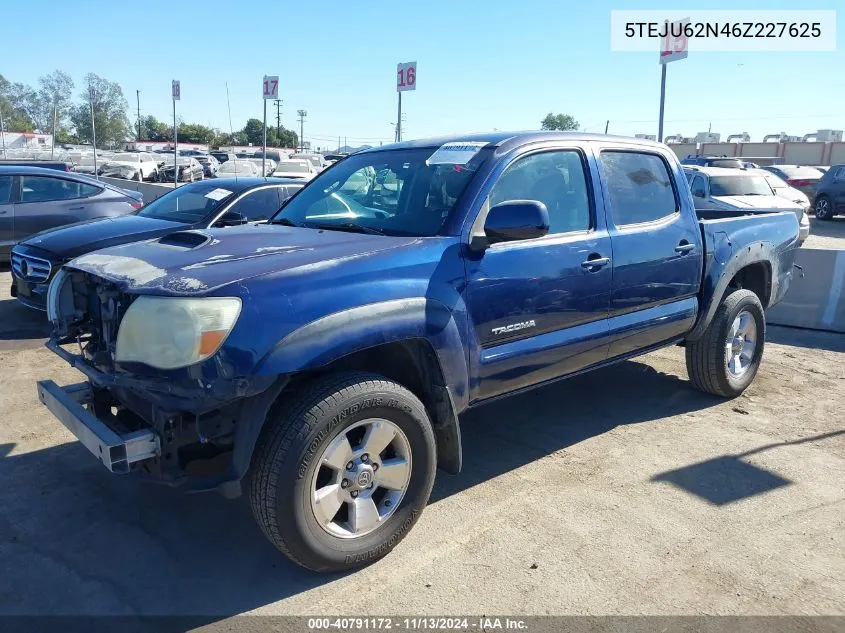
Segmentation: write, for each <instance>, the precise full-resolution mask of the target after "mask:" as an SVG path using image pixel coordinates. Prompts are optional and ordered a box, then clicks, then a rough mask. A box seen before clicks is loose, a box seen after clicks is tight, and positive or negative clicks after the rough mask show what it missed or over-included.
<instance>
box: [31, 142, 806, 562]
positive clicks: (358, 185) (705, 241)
mask: <svg viewBox="0 0 845 633" xmlns="http://www.w3.org/2000/svg"><path fill="white" fill-rule="evenodd" d="M797 240H798V220H797V218H796V216H795V214H794V213H792V212H773V213H770V214H764V215H744V214H743V212H741V211H736V212H735V213H729V212H725V211H717V212H715V213H713V214H708V212H707V211H706V210H699V211H698V212H697V211H696V209H695V206H694V204H693V199H692V196H691V194H690V190H689V187H688V186H687V182H686V179H685V177H684V173H683V171H682V168H681V165H680V163H679V162H678V159H677V158H676V156H675V155H674V154H673V153H672V152H671V151H670V150H669V149H668V148H667V147H666V146H665V145H661V144H657V143H653V142H649V141H640V140H635V139H629V138H621V137H612V136H600V135H586V134H579V133H558V132H547V133H544V132H540V133H519V134H505V133H499V132H496V133H491V134H483V135H478V136H466V137H455V138H441V139H434V140H419V141H411V142H406V143H400V144H396V145H391V146H385V147H380V148H376V149H371V150H367V151H362V152H359V153H356V154H354V155H352V156H349V157H348V158H345V159H344V160H342V161H340V162H338V163H337V164H335V165H333V166H332V167H330V168H328V169H327V170H325V171H324V172H322V173H320V174H319V175H318V176H317V177H316V178H315V179H314V180H313V181H312V182H311V183H309V184H308V185H306V186H305V187H304V188H303V189H301V190H300V191H299V192H298V193H297V194H296V195H295V196H293V197H292V198H291V199H290V200H288V201H287V203H286V204H285V205H284V206H283V207H282V208H281V209H280V211H279V212H278V213H277V214H276V216H274V218H273V219H272V220H271V221H270V222H269V223H268V224H265V225H261V226H245V227H229V228H226V229H207V230H206V229H199V230H181V231H175V232H173V233H170V234H168V235H166V236H163V237H158V238H156V239H151V240H147V241H143V242H136V243H133V244H127V245H121V246H115V247H111V248H107V249H103V250H99V251H95V252H92V253H88V254H85V255H83V256H81V257H78V258H76V259H74V260H71V261H70V262H68V263H66V264H65V265H64V266H63V267H62V268H61V270H60V271H59V273H58V274H57V275H56V277H55V278H54V280H53V281H52V283H51V285H50V288H49V292H48V306H47V307H48V315H49V320H50V322H51V323H52V337H51V339H50V341H48V343H47V345H48V347H49V348H50V349H51V350H52V351H54V352H55V353H56V354H58V355H59V356H61V357H62V358H63V359H65V360H66V361H67V362H69V363H70V364H71V365H72V366H74V367H76V368H77V369H78V370H80V371H81V372H82V373H83V374H84V375H85V376H86V378H87V380H86V381H85V382H83V383H81V384H77V385H70V386H65V387H59V386H58V385H56V384H55V383H54V382H52V381H49V380H44V381H41V382H39V383H38V394H39V397H40V399H41V401H42V402H43V403H44V404H45V405H46V406H47V407H48V408H49V409H50V411H52V412H53V414H54V415H55V416H56V417H57V418H58V419H59V421H61V422H62V423H63V424H64V425H65V426H66V427H67V428H68V429H70V430H71V431H72V432H73V433H74V434H75V435H76V437H77V438H78V439H79V440H80V441H81V442H82V443H83V444H84V445H85V446H86V447H87V448H88V449H89V450H90V451H91V452H92V453H93V454H94V455H95V456H96V457H97V458H98V459H99V460H100V461H101V462H102V463H103V464H104V465H105V467H106V468H108V469H109V470H110V471H112V472H113V473H132V474H133V475H136V476H144V477H148V478H151V479H154V480H158V481H160V482H166V483H168V484H171V485H174V486H179V487H181V488H183V489H185V490H187V491H201V490H212V489H217V490H219V491H221V492H223V493H224V494H225V495H227V496H236V495H238V494H239V493H240V492H241V490H242V489H244V490H245V491H246V493H247V494H248V496H249V499H250V503H251V506H252V509H253V512H254V515H255V518H256V520H257V522H258V524H259V525H260V526H261V529H262V530H263V532H264V534H265V535H266V536H267V538H268V539H269V540H270V541H272V543H273V544H274V545H275V546H276V547H277V548H278V549H279V550H281V551H282V552H283V553H285V554H286V555H287V556H289V557H290V558H291V559H292V560H294V561H295V562H297V563H299V564H301V565H303V566H305V567H307V568H309V569H312V570H319V571H337V570H344V569H350V568H354V567H356V566H360V565H362V564H366V563H369V562H371V561H374V560H376V559H378V558H380V557H382V556H384V555H385V554H387V553H388V552H389V551H390V550H391V549H392V548H393V547H395V546H396V544H397V543H399V542H400V541H401V540H402V538H403V537H404V536H405V535H406V534H407V533H408V531H409V530H410V529H411V528H412V526H413V525H414V523H415V522H416V521H417V520H418V519H419V517H420V513H421V512H422V510H423V508H424V507H425V505H426V503H427V501H428V498H429V494H430V492H431V489H432V485H433V483H434V477H435V471H436V469H437V468H438V467H440V468H441V469H443V470H445V471H447V472H450V473H456V472H458V471H460V468H461V460H462V457H461V456H462V447H461V433H460V421H459V416H460V414H461V413H462V412H463V411H466V410H467V409H468V408H471V407H477V406H480V405H483V404H486V403H490V402H492V401H495V400H496V399H497V398H503V397H506V396H510V395H513V394H517V393H520V392H523V391H525V390H528V389H531V388H534V387H538V386H541V385H547V384H549V383H551V382H553V381H555V380H559V379H562V378H567V377H570V376H574V375H577V374H580V373H582V372H585V371H589V370H592V369H599V368H601V367H604V366H607V365H609V364H611V363H617V362H620V361H622V360H625V359H628V358H631V357H633V356H636V355H639V354H644V353H646V352H649V351H651V350H654V349H657V348H660V347H663V346H667V345H682V346H684V348H685V353H686V362H687V369H688V373H689V377H690V379H691V381H692V384H693V385H694V386H695V387H697V388H698V389H700V390H703V391H705V392H707V393H710V394H715V395H717V396H723V397H726V398H730V397H734V396H737V395H738V394H740V393H741V392H742V391H743V390H744V389H745V388H746V387H748V385H749V384H750V383H751V381H752V380H753V379H754V376H755V374H756V373H757V370H758V368H759V366H760V361H761V358H762V355H763V346H764V340H765V331H766V322H765V319H764V310H765V309H766V308H767V307H769V306H771V305H773V304H775V303H777V302H778V301H779V300H780V299H781V298H782V297H783V295H784V293H785V292H786V290H787V288H788V286H789V283H790V279H791V276H792V270H793V258H794V249H795V247H796V243H797ZM561 405H562V406H564V405H565V403H561ZM631 406H636V403H632V405H631Z"/></svg>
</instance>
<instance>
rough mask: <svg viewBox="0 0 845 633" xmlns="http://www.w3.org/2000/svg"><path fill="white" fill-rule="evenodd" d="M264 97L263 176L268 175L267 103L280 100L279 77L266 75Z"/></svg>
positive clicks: (263, 85) (263, 88) (263, 87)
mask: <svg viewBox="0 0 845 633" xmlns="http://www.w3.org/2000/svg"><path fill="white" fill-rule="evenodd" d="M261 86H262V90H263V95H264V147H263V148H262V152H261V175H262V176H266V175H267V166H266V163H267V102H268V101H275V100H276V99H278V98H279V76H278V75H264V81H263V83H262V84H261Z"/></svg>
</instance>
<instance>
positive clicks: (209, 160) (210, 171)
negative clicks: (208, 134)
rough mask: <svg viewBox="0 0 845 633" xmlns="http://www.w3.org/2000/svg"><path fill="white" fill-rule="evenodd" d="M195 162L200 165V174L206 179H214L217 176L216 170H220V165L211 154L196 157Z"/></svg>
mask: <svg viewBox="0 0 845 633" xmlns="http://www.w3.org/2000/svg"><path fill="white" fill-rule="evenodd" d="M196 159H197V162H198V163H199V164H200V165H202V173H203V175H204V176H205V177H206V178H214V177H215V176H216V175H217V170H218V169H220V163H219V162H218V161H217V159H216V158H214V156H212V155H211V154H205V155H203V156H197V157H196Z"/></svg>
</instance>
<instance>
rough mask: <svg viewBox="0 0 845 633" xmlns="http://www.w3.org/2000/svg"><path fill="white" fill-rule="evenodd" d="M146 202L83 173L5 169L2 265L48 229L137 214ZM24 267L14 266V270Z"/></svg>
mask: <svg viewBox="0 0 845 633" xmlns="http://www.w3.org/2000/svg"><path fill="white" fill-rule="evenodd" d="M142 205H143V198H142V197H141V194H140V193H138V192H137V191H128V190H126V189H121V188H120V187H116V186H114V185H110V184H108V183H105V182H103V181H101V180H96V179H94V178H91V177H90V176H85V175H83V174H75V173H71V172H64V171H58V170H56V169H44V168H41V167H26V166H23V165H20V166H5V165H3V166H0V261H9V252H10V250H11V248H12V246H13V245H14V244H15V243H16V242H19V241H21V240H25V239H27V238H28V237H30V236H31V235H35V234H36V233H38V232H39V231H43V230H44V229H50V228H53V227H56V226H64V225H65V224H72V223H74V222H80V221H83V220H90V219H93V218H107V217H115V216H119V215H126V214H128V213H133V212H134V211H137V210H138V209H140V208H141V206H142ZM18 264H19V262H15V261H14V260H13V261H12V266H13V267H14V266H16V265H18Z"/></svg>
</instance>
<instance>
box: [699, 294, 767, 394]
mask: <svg viewBox="0 0 845 633" xmlns="http://www.w3.org/2000/svg"><path fill="white" fill-rule="evenodd" d="M765 339H766V317H765V314H764V312H763V306H762V304H761V303H760V299H759V298H758V297H757V295H756V294H754V293H753V292H751V291H750V290H736V291H734V292H732V293H731V294H729V295H728V296H727V297H725V299H724V300H723V301H722V304H721V305H720V306H719V308H718V309H717V310H716V314H715V315H714V316H713V321H712V322H711V323H710V325H709V326H708V327H707V329H706V330H705V332H704V335H703V336H702V337H701V338H700V339H698V340H697V341H690V342H687V345H686V361H687V372H688V373H689V377H690V380H692V384H693V385H695V387H696V388H697V389H699V390H701V391H704V392H706V393H712V394H713V395H715V396H722V397H725V398H734V397H736V396H738V395H739V394H741V393H742V392H743V391H745V389H746V388H747V387H748V385H750V384H751V381H752V380H754V376H756V375H757V369H758V368H759V367H760V361H761V360H762V358H763V346H764V344H765Z"/></svg>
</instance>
